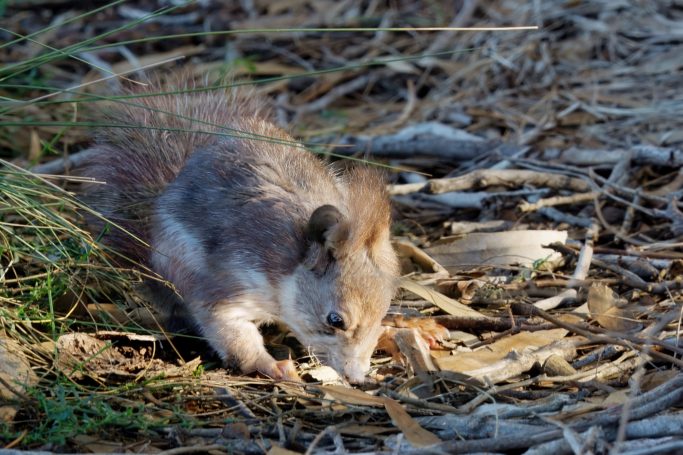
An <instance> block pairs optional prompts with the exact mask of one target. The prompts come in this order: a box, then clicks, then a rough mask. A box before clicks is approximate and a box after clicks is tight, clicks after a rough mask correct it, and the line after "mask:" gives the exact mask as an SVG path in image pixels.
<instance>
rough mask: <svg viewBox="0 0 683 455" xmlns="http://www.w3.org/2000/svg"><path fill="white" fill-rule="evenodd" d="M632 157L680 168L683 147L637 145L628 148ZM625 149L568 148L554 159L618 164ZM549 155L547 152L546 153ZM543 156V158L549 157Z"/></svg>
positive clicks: (581, 162)
mask: <svg viewBox="0 0 683 455" xmlns="http://www.w3.org/2000/svg"><path fill="white" fill-rule="evenodd" d="M628 152H630V154H631V159H632V160H633V161H634V162H635V163H638V164H651V165H655V166H669V167H674V168H680V167H682V166H683V149H680V148H674V147H655V146H652V145H636V146H633V147H631V149H630V150H628ZM624 153H625V151H624V150H577V149H568V150H564V151H563V152H561V153H560V155H559V156H557V154H556V153H555V155H553V156H552V159H553V160H554V161H562V162H564V163H571V164H576V165H589V166H595V165H599V164H616V163H618V162H619V161H620V160H621V159H623V156H624ZM546 155H547V154H546ZM548 158H549V157H545V156H544V157H543V158H542V159H548Z"/></svg>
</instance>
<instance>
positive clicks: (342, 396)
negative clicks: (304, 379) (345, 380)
mask: <svg viewBox="0 0 683 455" xmlns="http://www.w3.org/2000/svg"><path fill="white" fill-rule="evenodd" d="M320 390H322V391H323V392H325V393H326V394H328V395H330V396H331V397H332V398H335V399H336V400H339V401H341V402H343V403H348V404H354V405H359V406H378V407H379V406H383V405H384V399H383V398H381V397H375V396H372V395H370V394H367V393H365V392H363V391H362V390H358V389H352V388H349V387H345V386H340V385H327V386H322V387H320Z"/></svg>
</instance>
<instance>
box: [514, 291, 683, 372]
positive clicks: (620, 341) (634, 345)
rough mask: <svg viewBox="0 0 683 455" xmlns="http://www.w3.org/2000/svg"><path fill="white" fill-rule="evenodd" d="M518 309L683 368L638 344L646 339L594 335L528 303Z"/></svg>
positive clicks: (595, 339) (595, 340) (677, 361)
mask: <svg viewBox="0 0 683 455" xmlns="http://www.w3.org/2000/svg"><path fill="white" fill-rule="evenodd" d="M517 306H518V307H522V308H526V309H527V310H528V313H529V314H533V315H534V316H539V317H541V318H543V319H545V320H546V321H548V322H552V323H553V324H555V325H557V326H558V327H561V328H563V329H567V330H569V331H571V332H574V333H576V334H578V335H581V336H584V337H586V338H588V339H589V340H590V341H591V342H593V343H605V344H616V345H619V346H624V347H627V348H629V349H634V350H637V351H639V352H644V353H645V354H650V355H652V356H653V357H657V358H659V359H660V360H664V361H666V362H669V363H673V364H675V365H677V366H678V367H681V368H683V360H681V359H677V358H675V357H672V356H670V355H668V354H664V353H662V352H659V351H650V350H645V349H644V348H643V347H642V346H640V345H639V344H638V343H642V342H644V341H645V339H638V338H636V339H635V340H634V339H633V337H631V336H630V335H627V334H619V337H620V338H617V337H614V336H610V335H608V333H609V332H606V333H594V332H592V331H590V330H586V329H583V328H581V327H579V326H577V325H575V324H571V323H568V322H564V321H560V320H559V319H556V318H554V317H553V316H551V315H550V314H548V313H547V312H545V311H543V310H541V309H540V308H536V307H534V306H533V305H529V304H527V303H519V304H517ZM651 343H652V344H656V345H658V346H659V345H661V344H662V343H661V342H659V340H651ZM665 347H666V349H670V350H674V351H678V350H680V349H679V348H677V347H675V346H670V345H665Z"/></svg>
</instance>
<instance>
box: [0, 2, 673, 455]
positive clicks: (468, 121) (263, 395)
mask: <svg viewBox="0 0 683 455" xmlns="http://www.w3.org/2000/svg"><path fill="white" fill-rule="evenodd" d="M456 4H457V5H456V9H455V11H453V10H452V9H451V6H448V7H446V6H444V5H442V4H440V3H438V2H436V3H429V2H425V3H424V4H422V3H419V2H418V3H416V2H401V1H399V2H392V3H391V4H390V6H387V5H386V4H384V3H382V2H361V1H356V0H351V1H347V2H334V1H331V0H329V1H325V0H308V1H306V0H305V1H294V2H292V1H288V0H281V1H274V2H264V1H253V2H239V5H237V4H235V5H231V4H230V2H226V3H225V4H220V5H219V4H215V5H212V4H210V2H194V3H191V4H187V5H180V4H178V5H175V4H174V5H175V6H170V7H169V6H167V5H166V4H165V3H163V2H154V1H140V2H135V3H131V4H118V3H117V2H114V4H112V5H109V6H108V7H105V8H102V9H101V10H99V11H98V12H96V13H93V14H91V15H85V16H83V17H81V18H79V17H78V15H79V14H82V13H88V11H86V10H78V9H77V7H75V6H73V7H69V8H66V7H64V6H63V5H61V4H60V2H43V1H42V0H36V1H33V2H30V4H29V3H26V4H25V5H24V4H21V3H17V4H10V5H8V6H6V7H7V8H8V10H7V11H6V12H5V17H6V18H7V24H6V25H5V26H4V27H5V28H6V29H8V30H12V31H13V32H15V33H20V34H22V35H30V34H33V33H36V35H35V36H32V38H33V39H34V41H24V42H23V43H18V44H16V45H8V46H3V47H2V48H0V59H1V61H2V62H3V64H4V65H6V66H5V69H4V70H0V75H1V76H2V82H0V95H2V97H3V101H2V102H3V104H2V110H1V112H0V121H2V122H3V123H4V126H3V130H2V132H1V133H0V147H2V153H3V156H5V157H11V158H12V159H13V162H14V163H17V164H20V165H22V166H23V167H27V168H28V167H30V166H32V165H34V164H36V163H38V162H40V165H39V166H37V167H35V168H34V171H36V172H39V173H42V174H61V173H63V172H64V171H65V170H66V171H68V168H69V166H70V165H77V162H78V156H79V155H78V152H79V150H82V149H84V148H85V147H86V146H87V143H88V140H89V139H88V138H89V137H90V135H91V134H92V132H91V131H88V130H87V129H86V128H82V127H81V128H79V127H78V123H79V122H83V121H87V120H88V119H87V117H85V118H84V117H83V115H84V114H83V113H82V112H84V111H85V112H87V107H88V106H87V104H86V105H84V106H83V109H81V108H80V104H79V103H77V102H76V101H77V100H78V99H79V97H83V96H90V94H97V93H106V87H105V90H104V91H102V90H101V87H99V86H98V84H93V85H92V86H85V84H87V83H89V82H92V81H95V80H97V79H100V78H106V77H108V76H110V75H111V72H115V73H116V72H123V73H126V74H128V72H129V71H130V72H133V73H134V71H135V70H136V68H139V67H141V66H145V65H155V64H157V62H168V61H169V59H177V58H180V59H181V61H182V63H183V64H184V66H186V67H187V66H189V67H191V68H192V71H193V73H194V75H196V76H197V77H205V76H206V75H207V74H208V75H209V76H208V77H215V76H217V75H218V74H220V73H223V72H226V71H230V72H232V73H233V74H236V77H243V76H248V77H251V78H252V79H253V80H255V81H257V82H259V84H258V85H257V87H258V90H259V91H261V92H263V93H264V94H265V95H266V96H268V97H270V98H271V99H273V106H274V112H275V115H276V118H277V119H278V121H279V122H280V123H281V124H282V125H283V126H286V127H288V128H289V129H292V130H293V131H294V133H295V134H296V135H298V136H300V137H302V138H303V139H304V140H305V141H306V142H307V143H309V144H310V145H311V146H313V147H315V148H316V150H317V151H319V152H323V153H331V154H333V155H335V156H338V155H346V156H350V157H354V158H361V159H362V158H366V157H367V158H370V159H371V160H374V161H381V162H383V163H384V164H386V165H388V166H390V167H392V168H394V172H392V173H391V178H392V182H391V185H390V188H389V190H390V192H391V194H392V195H393V200H394V206H395V226H394V234H395V235H394V244H395V245H396V248H397V251H398V252H399V254H400V255H401V258H402V268H403V275H404V276H403V281H402V283H403V284H402V289H401V291H400V292H399V294H398V295H397V297H396V299H395V301H394V304H393V305H392V308H391V310H390V314H389V315H388V317H387V320H386V324H387V329H386V334H385V335H386V336H385V337H384V338H383V340H382V344H381V346H380V347H381V348H382V349H381V351H380V352H378V353H377V355H376V356H375V359H374V363H373V375H372V378H373V382H371V383H369V384H367V385H364V386H363V387H361V388H356V389H353V388H348V387H345V386H343V385H339V384H338V383H337V384H335V378H334V377H333V376H334V375H333V374H329V373H330V372H329V371H327V372H325V371H324V369H322V367H321V366H320V365H319V364H317V363H316V361H315V359H307V358H306V357H305V352H302V349H301V347H300V346H296V344H295V343H293V342H292V340H291V337H289V336H287V334H286V332H282V331H280V330H276V329H274V328H272V329H269V330H268V331H267V333H266V337H267V340H268V342H269V346H270V347H271V349H272V350H273V352H274V353H275V354H276V355H277V356H278V358H281V359H287V358H290V357H293V358H295V359H299V369H300V370H301V371H302V373H303V374H302V376H303V377H304V378H305V377H306V376H305V374H306V373H305V372H306V371H309V372H310V375H309V377H310V378H312V379H314V380H317V381H320V382H322V383H324V384H325V385H321V384H317V383H306V384H290V383H273V382H272V381H269V380H267V379H261V378H253V377H239V376H234V375H232V374H230V373H231V372H226V371H225V370H223V369H221V368H219V367H218V366H217V363H216V362H215V359H212V358H211V357H210V354H208V353H207V351H206V347H205V346H203V345H202V343H201V341H200V340H196V339H193V338H192V337H187V336H183V335H182V334H180V335H174V334H167V333H163V332H160V331H159V328H158V327H155V321H154V317H153V315H150V314H149V310H148V309H147V308H145V307H144V306H141V304H140V302H139V299H138V297H133V295H136V293H135V292H134V290H133V289H131V286H130V285H129V284H125V283H128V281H126V279H123V280H122V279H121V278H120V277H119V278H118V281H117V280H112V279H111V276H107V275H105V272H103V270H108V269H106V267H104V266H103V265H102V264H103V262H101V259H96V258H92V259H91V258H87V257H86V260H85V264H91V265H90V266H89V267H90V268H87V267H85V266H82V265H79V264H80V263H79V264H76V265H74V264H73V263H69V265H68V266H67V265H65V264H67V262H64V263H62V262H59V261H60V260H61V259H60V257H59V254H61V253H62V252H64V251H67V248H66V247H65V245H64V243H59V242H57V243H55V244H54V245H52V247H50V248H42V249H40V250H36V251H34V252H33V253H32V252H31V250H29V249H28V246H29V244H30V243H31V242H36V241H37V240H40V239H42V238H43V237H40V236H38V234H36V233H35V232H34V231H31V228H32V227H31V226H27V227H22V226H20V224H21V223H23V221H22V220H25V219H26V217H25V215H21V214H20V215H17V214H15V213H14V212H13V211H12V206H13V204H14V205H16V199H13V198H12V193H10V192H9V191H7V190H3V191H4V192H3V194H2V200H3V207H4V209H3V213H2V215H1V216H2V223H3V224H2V226H3V231H2V235H3V237H2V242H3V249H2V254H1V259H2V275H1V276H2V280H3V287H4V288H5V291H4V292H3V296H2V298H3V303H2V307H1V308H2V310H3V313H2V315H1V316H0V318H1V320H2V322H3V323H2V325H1V326H0V327H1V330H2V332H4V334H5V336H6V337H9V338H12V339H11V340H8V342H11V343H14V344H13V345H12V346H15V347H13V348H12V349H4V350H0V357H2V359H3V361H2V363H3V364H5V365H7V364H9V363H10V362H12V364H16V365H24V364H30V365H31V366H32V368H33V370H34V371H35V372H36V373H37V378H38V380H39V382H38V385H37V386H36V385H35V384H36V383H35V378H33V375H31V374H30V373H29V376H24V375H23V373H20V371H23V370H21V369H20V368H17V369H14V368H13V369H12V370H13V371H12V373H15V374H14V375H13V377H11V378H10V379H5V376H3V381H2V386H0V391H2V392H3V394H2V396H3V401H5V400H6V401H7V404H5V405H3V406H1V407H0V422H4V423H3V424H2V425H4V426H2V427H0V429H1V431H0V442H2V444H3V445H4V447H5V448H6V449H12V448H17V447H18V448H22V449H33V450H55V451H70V452H79V451H80V452H85V451H88V452H145V453H150V452H160V451H163V450H174V451H175V452H172V453H184V452H183V450H185V451H198V450H199V451H205V452H211V453H226V452H230V453H266V452H268V453H273V454H276V453H322V452H331V451H333V450H334V451H336V452H338V453H345V452H348V453H355V452H363V453H396V452H400V453H420V454H422V453H470V452H495V453H505V452H511V451H512V452H516V453H531V454H533V453H551V452H552V453H588V452H592V453H607V452H612V453H634V454H635V453H676V452H678V451H680V450H683V441H682V440H681V439H680V434H681V432H680V427H681V424H682V423H683V414H681V411H680V406H681V398H682V396H683V387H682V386H683V375H682V374H681V373H680V372H679V370H680V367H681V365H682V364H683V361H681V360H680V354H682V353H683V349H682V348H681V347H680V345H679V341H678V339H679V331H680V318H681V314H682V309H683V306H682V305H681V288H682V286H683V281H682V280H681V267H682V266H681V264H682V262H681V261H682V260H683V251H682V250H681V245H683V243H682V242H681V236H683V230H681V228H680V227H681V224H682V223H681V219H682V217H681V196H682V194H683V193H682V191H683V190H682V188H683V178H681V176H682V175H683V174H681V171H680V169H681V168H682V167H683V166H682V165H683V151H681V150H682V149H681V144H682V143H683V135H682V134H681V131H683V129H682V128H681V120H680V119H681V118H683V115H681V114H683V99H681V95H680V93H683V92H682V91H681V89H682V88H683V87H681V85H682V84H683V78H681V69H682V68H681V67H682V66H683V63H681V62H682V61H681V59H680V55H681V51H682V50H681V45H682V44H683V43H682V40H683V38H682V37H683V34H682V32H681V27H680V21H681V17H682V16H683V10H681V8H680V5H677V4H676V3H675V2H673V3H672V2H667V1H663V0H662V1H653V2H635V1H619V2H608V1H597V0H596V1H591V2H572V1H566V2H564V1H563V2H533V1H529V2H525V1H520V0H516V1H513V0H505V1H500V2H484V1H478V0H471V1H463V2H456ZM37 7H40V8H41V9H42V11H43V13H42V14H40V15H37V14H35V11H34V10H33V8H37ZM159 8H167V9H168V10H169V11H168V12H166V13H164V14H155V13H154V11H157V10H158V9H159ZM142 17H147V19H146V20H144V21H143V20H139V19H140V18H142ZM136 20H138V22H139V23H136V24H135V25H130V26H129V25H126V24H131V23H132V22H131V21H133V22H134V21H136ZM448 24H450V25H452V26H474V25H481V24H486V25H489V24H494V25H496V26H514V25H538V26H539V29H538V30H536V31H519V32H466V33H462V32H458V33H456V32H451V31H440V32H432V33H411V32H405V31H403V32H401V31H386V30H374V31H368V32H341V33H339V34H337V33H322V32H320V31H315V32H302V31H297V32H289V33H287V32H279V33H273V32H269V31H268V29H273V28H277V27H280V28H287V27H296V28H302V27H308V28H312V27H358V26H361V25H362V26H365V25H369V26H371V27H415V26H425V25H426V26H443V25H448ZM49 26H54V28H52V29H48V30H43V31H41V30H42V29H45V28H46V27H49ZM116 27H121V29H120V31H119V32H117V33H116V34H113V35H106V36H102V37H100V38H99V39H96V40H93V41H92V42H89V43H87V44H79V43H84V42H85V41H86V40H88V39H91V38H93V37H95V36H98V35H100V34H103V33H104V34H107V33H109V32H110V31H111V30H114V29H115V28H116ZM238 29H243V30H244V29H258V30H255V31H251V32H249V33H243V34H234V35H230V36H229V38H226V36H225V35H221V34H210V33H209V34H202V33H204V32H207V31H221V30H238ZM187 33H195V34H196V35H195V36H189V35H187V36H173V37H168V38H164V39H158V40H157V39H155V37H160V36H165V35H169V36H170V35H180V34H187ZM3 37H5V38H7V40H5V41H6V42H8V41H9V39H10V38H12V39H13V38H15V37H16V36H3ZM39 43H43V44H42V45H41V44H39ZM46 44H49V46H51V47H53V48H57V49H67V48H68V46H74V45H77V48H75V49H73V50H70V51H69V53H68V55H69V56H71V58H68V56H67V55H64V54H62V55H59V54H55V53H52V54H50V50H49V48H47V46H46ZM226 56H227V57H226ZM36 58H38V59H39V60H31V59H36ZM225 59H229V60H230V61H232V62H233V65H232V67H231V68H228V66H227V65H226V63H225ZM22 62H29V63H30V64H32V65H33V68H32V69H30V70H31V71H32V72H25V73H19V72H18V71H19V70H21V69H23V68H25V69H29V68H28V66H30V65H29V63H24V66H22V65H21V63H22ZM85 62H87V64H86V63H85ZM174 64H176V65H179V63H177V62H176V63H174ZM168 65H170V64H168ZM8 68H9V69H8ZM162 68H165V67H163V66H162ZM334 68H338V69H337V70H334V71H331V70H333V69H334ZM316 70H323V71H321V72H316ZM328 70H330V71H329V72H328ZM15 73H16V74H15ZM28 75H30V76H28ZM282 75H294V76H295V77H291V78H282V77H280V76H282ZM129 76H130V77H134V74H130V75H128V76H126V77H129ZM104 83H105V84H110V88H111V87H114V85H115V84H116V83H117V82H116V80H115V79H114V78H111V79H108V80H106V81H105V82H104ZM17 84H18V85H22V87H20V89H19V90H20V92H17V87H16V85H17ZM49 87H54V88H52V89H50V88H49ZM70 87H77V88H76V89H73V90H72V89H70ZM98 90H100V91H98ZM54 91H59V92H60V93H57V94H56V95H53V96H51V97H50V98H49V99H46V100H44V101H41V102H33V103H27V104H24V105H22V107H21V108H17V107H15V106H14V104H13V102H12V101H11V100H14V99H16V100H35V99H37V98H39V97H41V96H43V95H45V94H46V93H50V92H54ZM48 101H49V102H48ZM52 101H56V102H52ZM26 119H29V120H26ZM337 164H338V165H340V166H343V161H337ZM396 169H399V170H400V171H396ZM5 171H7V168H6V169H5ZM2 178H3V179H7V178H8V174H6V173H5V174H3V176H2ZM56 182H57V183H59V184H61V183H62V182H63V181H59V180H57V181H56ZM41 197H43V199H42V201H43V202H49V201H50V200H51V199H49V198H47V199H45V196H44V195H43V196H41ZM62 213H64V212H62ZM74 213H75V211H74ZM65 216H67V217H68V218H69V220H70V221H74V222H76V223H77V222H78V217H77V215H71V214H69V213H67V214H66V215H65ZM33 227H35V224H34V226H33ZM67 237H68V235H67V234H60V235H59V239H60V242H65V241H66V240H67ZM16 239H25V240H26V242H25V244H22V243H21V242H18V241H17V240H16ZM17 242H18V243H19V244H21V245H22V248H21V249H17V247H15V246H14V245H16V244H17ZM67 246H68V247H69V248H72V245H70V244H69V245H67ZM69 251H70V250H69ZM79 251H80V250H79ZM81 252H82V251H81ZM38 253H39V254H38ZM46 259H48V260H49V261H48V262H47V264H48V265H49V270H50V271H51V272H50V273H54V276H52V275H50V274H49V273H48V274H47V275H46V273H47V272H46V267H47V266H45V263H46ZM65 260H66V259H65ZM55 265H56V266H57V267H56V268H55ZM68 267H72V268H68ZM100 267H101V268H100ZM73 270H75V272H74V274H73V275H69V274H68V273H67V272H71V271H73ZM85 271H87V273H86V272H85ZM44 276H50V277H52V279H54V280H58V281H59V283H58V284H60V287H58V288H57V287H54V288H49V289H48V290H44V292H43V291H41V292H43V294H40V292H38V291H37V289H39V286H38V285H39V283H40V281H39V280H40V279H42V278H40V277H44ZM69 276H70V277H71V278H69ZM129 278H132V279H134V278H135V277H129ZM122 283H124V284H122ZM86 288H87V289H90V290H93V289H95V290H96V292H84V291H83V290H84V289H86ZM53 290H54V292H55V295H52V292H53ZM57 294H59V295H57ZM30 298H31V299H35V300H37V301H40V302H45V301H50V303H51V304H54V308H55V309H56V313H55V314H54V315H53V316H52V319H40V318H38V319H40V320H39V321H38V320H37V319H36V318H37V316H38V315H35V314H34V315H27V314H26V311H27V309H28V308H29V307H28V306H26V302H28V301H35V300H30ZM113 304H116V305H113ZM55 316H56V318H55ZM143 319H144V320H143ZM93 327H95V328H93ZM143 328H144V330H142V329H143ZM131 329H135V330H131ZM150 329H153V330H154V332H153V333H152V334H150V333H149V332H148V331H149V330H150ZM0 340H4V338H3V339H0ZM16 344H19V345H18V346H17V345H16ZM2 346H7V344H6V343H4V342H3V344H2ZM29 377H30V379H29V380H25V379H26V378H29ZM328 382H329V384H328ZM27 385H28V387H27ZM36 388H37V390H38V392H36ZM60 390H61V392H59V391H60ZM65 390H66V392H64V391H65ZM7 391H9V395H8V394H7ZM12 391H14V392H12ZM15 392H16V393H15ZM59 393H62V395H63V394H64V393H66V394H67V397H66V398H64V396H62V399H63V400H65V401H64V402H65V403H70V404H71V405H72V408H70V409H72V411H70V412H71V415H73V416H74V418H76V419H77V420H75V421H76V422H78V423H79V425H75V427H70V428H64V431H63V432H62V433H59V432H58V431H57V429H59V425H60V423H59V422H58V421H57V420H55V419H54V415H55V413H56V411H57V410H61V411H64V409H66V408H58V407H57V406H56V403H58V398H59ZM83 394H86V395H87V396H88V398H86V399H87V400H91V401H90V403H91V405H90V409H89V411H88V412H91V413H93V414H92V415H96V416H98V418H100V419H103V418H104V417H106V416H109V417H110V418H111V419H112V420H111V423H110V424H107V425H101V426H98V425H93V424H85V422H86V421H88V420H87V419H88V416H89V415H90V414H88V412H83V411H73V409H78V408H79V406H82V401H81V400H82V399H83V398H82V397H83V396H84V395H83ZM88 394H90V395H88ZM39 400H47V401H39ZM36 402H40V403H43V404H42V406H43V407H42V408H41V407H39V406H38V407H37V406H35V403H36ZM51 406H52V407H51ZM98 406H99V407H98ZM62 415H65V414H62ZM111 416H116V418H114V417H111ZM141 416H142V417H144V418H142V417H141ZM51 419H52V420H51ZM78 419H80V420H78ZM116 419H119V420H116ZM63 420H64V419H62V423H61V424H62V425H63ZM40 422H48V423H51V425H52V428H51V430H50V431H48V430H45V429H41V431H42V433H39V431H38V430H36V428H41V426H40ZM31 430H33V433H35V434H36V435H38V436H37V437H35V438H32V437H31ZM40 438H43V440H40Z"/></svg>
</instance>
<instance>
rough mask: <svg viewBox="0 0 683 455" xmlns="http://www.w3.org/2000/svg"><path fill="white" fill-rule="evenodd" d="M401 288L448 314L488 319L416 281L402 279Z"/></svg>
mask: <svg viewBox="0 0 683 455" xmlns="http://www.w3.org/2000/svg"><path fill="white" fill-rule="evenodd" d="M400 286H401V287H402V288H403V289H405V290H406V291H409V292H412V293H413V294H416V295H418V296H420V297H422V298H423V299H425V300H428V301H430V302H432V303H433V304H434V305H436V306H438V307H439V308H441V309H442V310H444V311H445V312H446V313H448V314H451V315H454V316H462V317H467V318H474V319H486V316H484V315H483V314H481V313H480V312H478V311H476V310H473V309H472V308H469V307H467V306H465V305H463V304H462V303H460V302H458V301H456V300H453V299H451V298H450V297H446V296H445V295H443V294H442V293H440V292H437V291H435V290H433V289H430V288H428V287H425V286H422V285H421V284H419V283H416V282H415V281H412V280H409V279H402V280H401V283H400Z"/></svg>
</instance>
